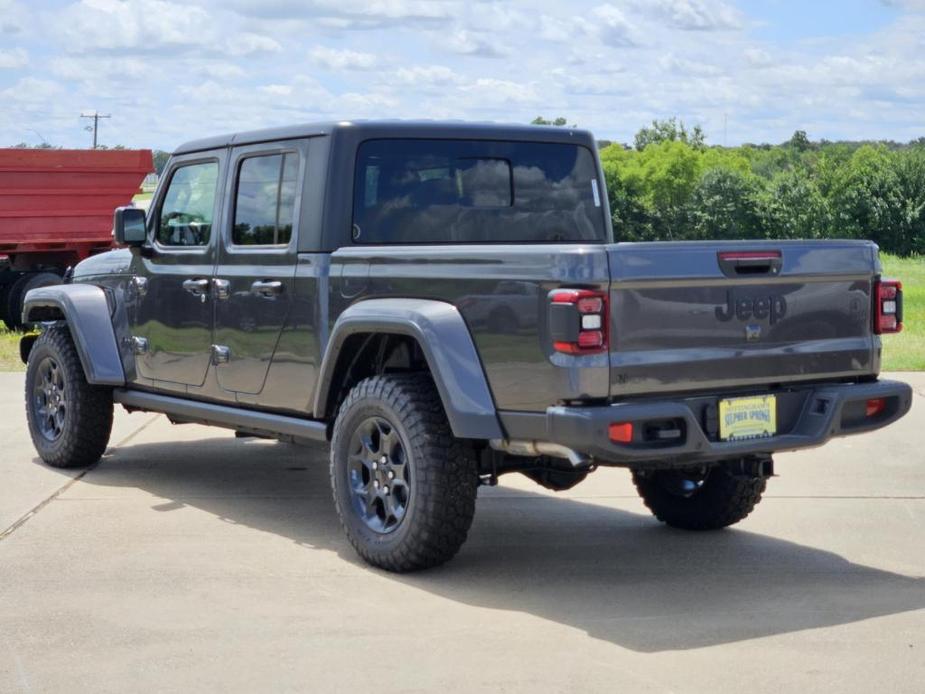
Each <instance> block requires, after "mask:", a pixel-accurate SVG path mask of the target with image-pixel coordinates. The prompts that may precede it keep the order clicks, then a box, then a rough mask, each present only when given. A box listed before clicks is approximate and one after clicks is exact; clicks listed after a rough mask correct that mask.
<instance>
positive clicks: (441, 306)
mask: <svg viewBox="0 0 925 694" xmlns="http://www.w3.org/2000/svg"><path fill="white" fill-rule="evenodd" d="M357 333H393V334H400V335H407V336H409V337H412V338H414V339H415V340H417V342H418V344H419V345H420V346H421V350H422V351H423V353H424V358H425V359H426V360H427V365H428V367H429V368H430V373H431V375H432V376H433V379H434V383H435V384H436V386H437V391H438V392H439V394H440V399H441V400H442V401H443V408H444V410H445V411H446V416H447V419H448V420H449V423H450V428H451V429H452V430H453V434H454V436H457V437H459V438H468V439H497V438H504V435H503V433H502V430H501V424H500V423H499V422H498V415H497V412H496V410H495V403H494V400H493V399H492V397H491V391H490V390H489V388H488V381H487V380H486V378H485V373H484V371H483V370H482V363H481V361H480V360H479V355H478V352H477V351H476V349H475V344H474V343H473V342H472V336H471V335H470V334H469V328H468V327H467V326H466V322H465V321H464V320H463V317H462V315H460V313H459V311H458V310H457V309H456V307H455V306H453V305H452V304H448V303H445V302H443V301H433V300H425V299H369V300H367V301H361V302H359V303H356V304H353V305H352V306H350V307H349V308H348V309H347V310H346V311H344V312H343V313H342V314H341V315H340V316H339V317H338V319H337V322H335V323H334V328H333V329H332V330H331V337H330V339H329V340H328V344H327V348H326V349H325V353H324V359H323V360H322V363H321V377H320V379H319V385H318V389H317V392H316V393H315V404H314V412H315V416H316V417H318V418H323V417H325V416H326V415H327V414H328V413H327V412H325V410H326V407H327V402H328V393H329V391H330V388H331V383H332V380H333V378H334V371H335V368H336V366H337V358H338V355H339V354H340V351H341V348H342V347H343V345H344V342H345V341H346V340H347V338H348V337H350V336H351V335H355V334H357Z"/></svg>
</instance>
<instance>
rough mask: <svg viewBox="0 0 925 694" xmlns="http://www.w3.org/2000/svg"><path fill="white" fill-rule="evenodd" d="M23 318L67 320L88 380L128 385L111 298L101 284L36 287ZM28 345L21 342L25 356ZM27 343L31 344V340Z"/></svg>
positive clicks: (30, 320) (30, 293)
mask: <svg viewBox="0 0 925 694" xmlns="http://www.w3.org/2000/svg"><path fill="white" fill-rule="evenodd" d="M23 320H24V321H26V322H28V323H37V322H42V321H53V320H64V321H66V322H67V326H68V328H69V329H70V331H71V337H72V338H73V340H74V346H75V347H76V348H77V354H78V355H79V356H80V363H81V364H82V365H83V369H84V375H85V376H86V377H87V382H88V383H93V384H95V385H104V386H121V385H125V371H124V369H123V368H122V359H121V358H120V356H119V345H118V343H117V342H116V334H115V331H114V330H113V327H112V317H111V315H110V311H109V302H108V301H107V300H106V293H105V292H104V291H103V289H102V288H100V287H97V286H96V285H93V284H59V285H55V286H53V287H40V288H38V289H33V290H31V291H30V292H29V293H27V294H26V298H25V300H24V301H23ZM28 339H29V338H28V337H25V338H23V340H28ZM26 346H27V345H21V351H22V352H23V356H26V350H25V349H24V348H25V347H26ZM28 347H30V348H31V344H30V345H28Z"/></svg>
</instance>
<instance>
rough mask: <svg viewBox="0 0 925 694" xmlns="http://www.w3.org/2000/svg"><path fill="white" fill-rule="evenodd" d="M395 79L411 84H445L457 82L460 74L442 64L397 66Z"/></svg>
mask: <svg viewBox="0 0 925 694" xmlns="http://www.w3.org/2000/svg"><path fill="white" fill-rule="evenodd" d="M395 78H396V80H397V81H398V82H399V83H401V84H405V85H412V86H434V85H437V86H440V85H443V86H447V85H452V84H455V83H458V82H459V81H460V79H461V78H460V76H459V75H458V74H457V73H456V72H454V71H453V70H451V69H450V68H448V67H446V66H444V65H426V66H423V65H415V66H412V67H403V68H399V69H398V70H397V71H396V72H395Z"/></svg>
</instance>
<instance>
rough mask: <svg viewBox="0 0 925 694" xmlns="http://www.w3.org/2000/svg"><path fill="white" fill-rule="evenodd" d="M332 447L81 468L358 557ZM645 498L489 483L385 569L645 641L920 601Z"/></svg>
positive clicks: (130, 451) (227, 444)
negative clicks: (439, 550)
mask: <svg viewBox="0 0 925 694" xmlns="http://www.w3.org/2000/svg"><path fill="white" fill-rule="evenodd" d="M326 456H327V454H326V450H324V449H321V448H316V449H306V448H300V447H296V446H289V445H286V444H276V443H272V442H266V441H254V440H251V441H239V440H234V439H210V440H203V441H195V442H185V443H164V444H146V445H136V446H129V447H126V448H122V449H119V450H116V451H115V452H114V453H112V454H111V455H110V456H108V457H107V458H106V459H105V460H104V461H103V463H102V464H101V465H100V466H99V467H97V468H96V469H94V470H93V471H91V472H90V473H89V474H88V475H87V476H86V477H85V478H84V479H83V482H84V483H86V484H96V485H103V486H126V487H137V488H140V489H142V490H144V491H146V492H149V493H151V494H153V495H156V496H158V497H161V498H163V499H166V500H167V501H166V502H164V503H158V504H155V505H154V506H153V508H154V509H155V510H157V511H159V512H164V513H169V512H170V511H172V510H174V509H177V508H182V507H183V506H191V507H195V508H197V509H201V510H203V511H206V512H208V513H211V514H214V515H216V516H219V517H221V518H222V519H225V520H227V521H230V522H233V523H237V524H242V525H245V526H248V527H253V528H255V529H259V530H261V531H264V532H271V533H276V534H278V535H280V536H283V537H286V538H289V539H291V540H292V541H293V542H296V543H298V544H299V545H303V546H306V547H313V548H322V549H328V550H332V551H335V552H337V553H338V554H339V555H340V556H341V557H343V558H344V559H345V560H346V561H349V562H352V563H355V564H359V563H360V562H359V560H358V558H357V557H356V555H355V554H354V552H353V550H352V548H351V547H350V546H349V545H348V544H347V542H346V540H345V539H344V536H343V533H342V531H341V529H340V526H339V524H338V521H337V518H336V516H335V513H334V509H333V504H332V502H331V499H330V493H329V485H328V480H327V463H326V460H327V457H326ZM765 510H766V509H765ZM641 511H642V507H641V506H640V513H639V514H636V513H628V512H626V511H623V510H617V509H613V508H607V507H605V506H600V505H596V504H588V503H583V502H579V501H575V500H569V499H565V498H551V497H550V496H548V495H541V494H532V493H529V492H522V491H517V490H512V489H509V488H507V489H506V488H503V487H502V488H497V489H483V490H481V492H480V495H479V503H478V512H477V514H476V520H475V524H474V525H473V528H472V531H471V533H470V536H469V541H468V542H467V544H466V545H465V546H464V547H463V549H462V551H461V552H460V554H459V555H458V556H457V557H456V559H454V560H453V561H452V562H450V563H449V564H447V565H446V566H444V567H442V568H440V569H436V570H433V571H430V572H425V573H421V574H413V575H405V576H398V575H392V574H385V573H380V575H381V576H386V577H388V578H390V579H391V580H394V581H397V582H400V583H402V584H405V585H408V586H413V587H415V588H417V589H421V590H426V591H428V592H430V593H433V594H435V595H439V596H441V597H444V598H447V599H450V600H454V601H458V602H461V603H464V604H468V605H475V606H479V607H487V608H493V609H499V610H509V611H519V612H524V613H529V614H532V615H536V616H538V617H541V618H543V619H547V620H552V621H553V622H556V623H559V624H563V625H566V626H570V627H573V628H576V629H581V630H583V631H585V632H587V633H588V634H590V635H591V636H593V637H595V638H599V639H605V640H607V641H610V642H612V643H614V644H617V645H619V646H623V647H625V648H629V649H632V650H635V651H643V652H654V651H664V650H679V649H691V648H701V647H705V646H713V645H717V644H724V643H731V642H736V641H741V640H745V639H752V638H758V637H763V636H770V635H775V634H785V633H790V632H795V631H800V630H804V629H815V628H821V627H827V626H832V625H839V624H847V623H851V622H856V621H859V620H864V619H869V618H871V617H878V616H884V615H892V614H897V613H902V612H908V611H911V610H917V609H920V608H923V607H925V579H917V578H909V577H905V576H902V575H899V574H894V573H890V572H887V571H882V570H879V569H874V568H870V567H866V566H862V565H860V564H853V563H851V562H848V561H846V560H845V559H843V558H842V557H841V556H839V555H837V554H833V553H831V552H827V551H823V550H819V549H815V548H813V547H808V546H804V545H799V544H795V543H792V542H788V541H783V540H779V539H775V538H771V537H766V536H762V535H758V534H755V533H751V532H747V531H744V530H727V531H723V532H718V533H706V534H698V533H685V532H682V531H674V530H671V529H667V528H664V527H662V526H661V525H660V524H658V523H657V522H655V521H654V520H653V519H652V518H651V517H650V516H648V515H643V514H642V512H641ZM759 512H760V511H759Z"/></svg>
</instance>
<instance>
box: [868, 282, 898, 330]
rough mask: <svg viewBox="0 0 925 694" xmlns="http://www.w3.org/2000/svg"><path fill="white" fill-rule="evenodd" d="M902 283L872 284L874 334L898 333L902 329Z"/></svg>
mask: <svg viewBox="0 0 925 694" xmlns="http://www.w3.org/2000/svg"><path fill="white" fill-rule="evenodd" d="M902 290H903V285H902V282H898V281H896V280H879V281H878V282H876V283H875V284H874V333H876V334H877V335H882V334H884V333H898V332H901V331H902V329H903V316H902V297H903V291H902Z"/></svg>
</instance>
